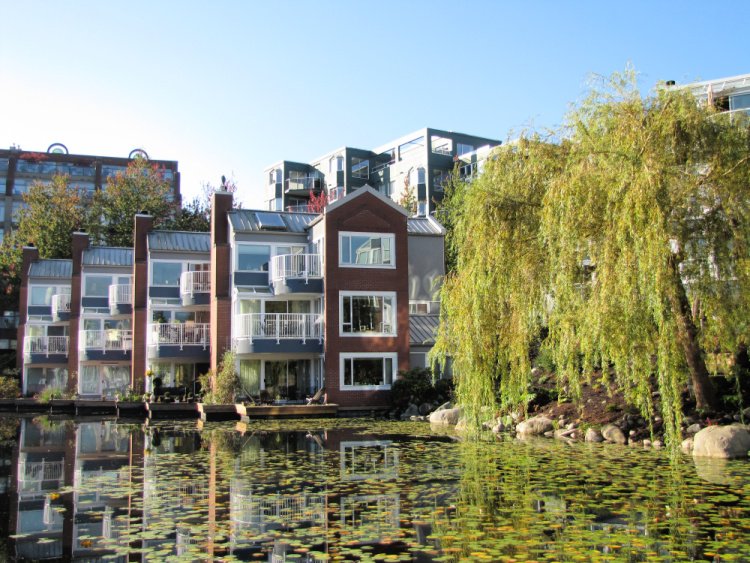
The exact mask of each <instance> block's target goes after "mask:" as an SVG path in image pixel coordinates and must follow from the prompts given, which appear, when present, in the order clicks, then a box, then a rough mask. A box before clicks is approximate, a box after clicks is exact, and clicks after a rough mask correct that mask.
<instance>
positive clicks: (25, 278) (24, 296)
mask: <svg viewBox="0 0 750 563" xmlns="http://www.w3.org/2000/svg"><path fill="white" fill-rule="evenodd" d="M37 260H39V249H38V248H36V247H35V246H33V245H31V246H24V247H23V250H22V254H21V272H20V278H21V285H20V287H19V290H18V332H17V333H16V341H17V343H18V344H17V352H16V367H17V368H18V369H23V335H24V333H25V332H26V320H27V319H28V310H27V307H28V306H29V268H30V267H31V263H32V262H36V261H37Z"/></svg>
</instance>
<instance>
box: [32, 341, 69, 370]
mask: <svg viewBox="0 0 750 563" xmlns="http://www.w3.org/2000/svg"><path fill="white" fill-rule="evenodd" d="M68 340H69V338H68V337H67V336H27V337H26V338H25V339H24V341H23V354H24V358H25V359H26V363H30V364H34V363H39V362H60V363H63V362H67V361H68Z"/></svg>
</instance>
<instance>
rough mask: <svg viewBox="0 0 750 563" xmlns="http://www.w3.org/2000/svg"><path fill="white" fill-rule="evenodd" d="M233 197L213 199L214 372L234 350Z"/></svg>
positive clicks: (221, 195) (221, 194)
mask: <svg viewBox="0 0 750 563" xmlns="http://www.w3.org/2000/svg"><path fill="white" fill-rule="evenodd" d="M232 202H233V195H232V194H231V193H230V192H224V191H220V192H214V194H213V195H212V196H211V369H212V370H216V369H217V367H218V365H219V363H220V362H221V357H222V356H223V355H224V352H225V351H226V350H228V349H229V348H230V347H231V338H232V322H231V318H232V299H231V296H230V295H229V286H230V284H229V276H230V275H231V272H230V271H229V268H230V264H231V260H230V258H231V247H230V245H229V216H228V213H229V211H230V210H231V209H232Z"/></svg>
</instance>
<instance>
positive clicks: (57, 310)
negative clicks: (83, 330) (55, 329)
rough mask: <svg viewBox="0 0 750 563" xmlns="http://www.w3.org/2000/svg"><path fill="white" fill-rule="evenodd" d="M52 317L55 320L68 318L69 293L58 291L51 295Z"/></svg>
mask: <svg viewBox="0 0 750 563" xmlns="http://www.w3.org/2000/svg"><path fill="white" fill-rule="evenodd" d="M52 318H53V320H54V321H55V322H59V321H67V320H69V319H70V294H69V293H58V294H57V295H53V296H52Z"/></svg>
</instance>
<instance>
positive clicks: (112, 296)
mask: <svg viewBox="0 0 750 563" xmlns="http://www.w3.org/2000/svg"><path fill="white" fill-rule="evenodd" d="M109 304H110V305H132V304H133V286H132V285H131V284H116V285H110V286H109Z"/></svg>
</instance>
